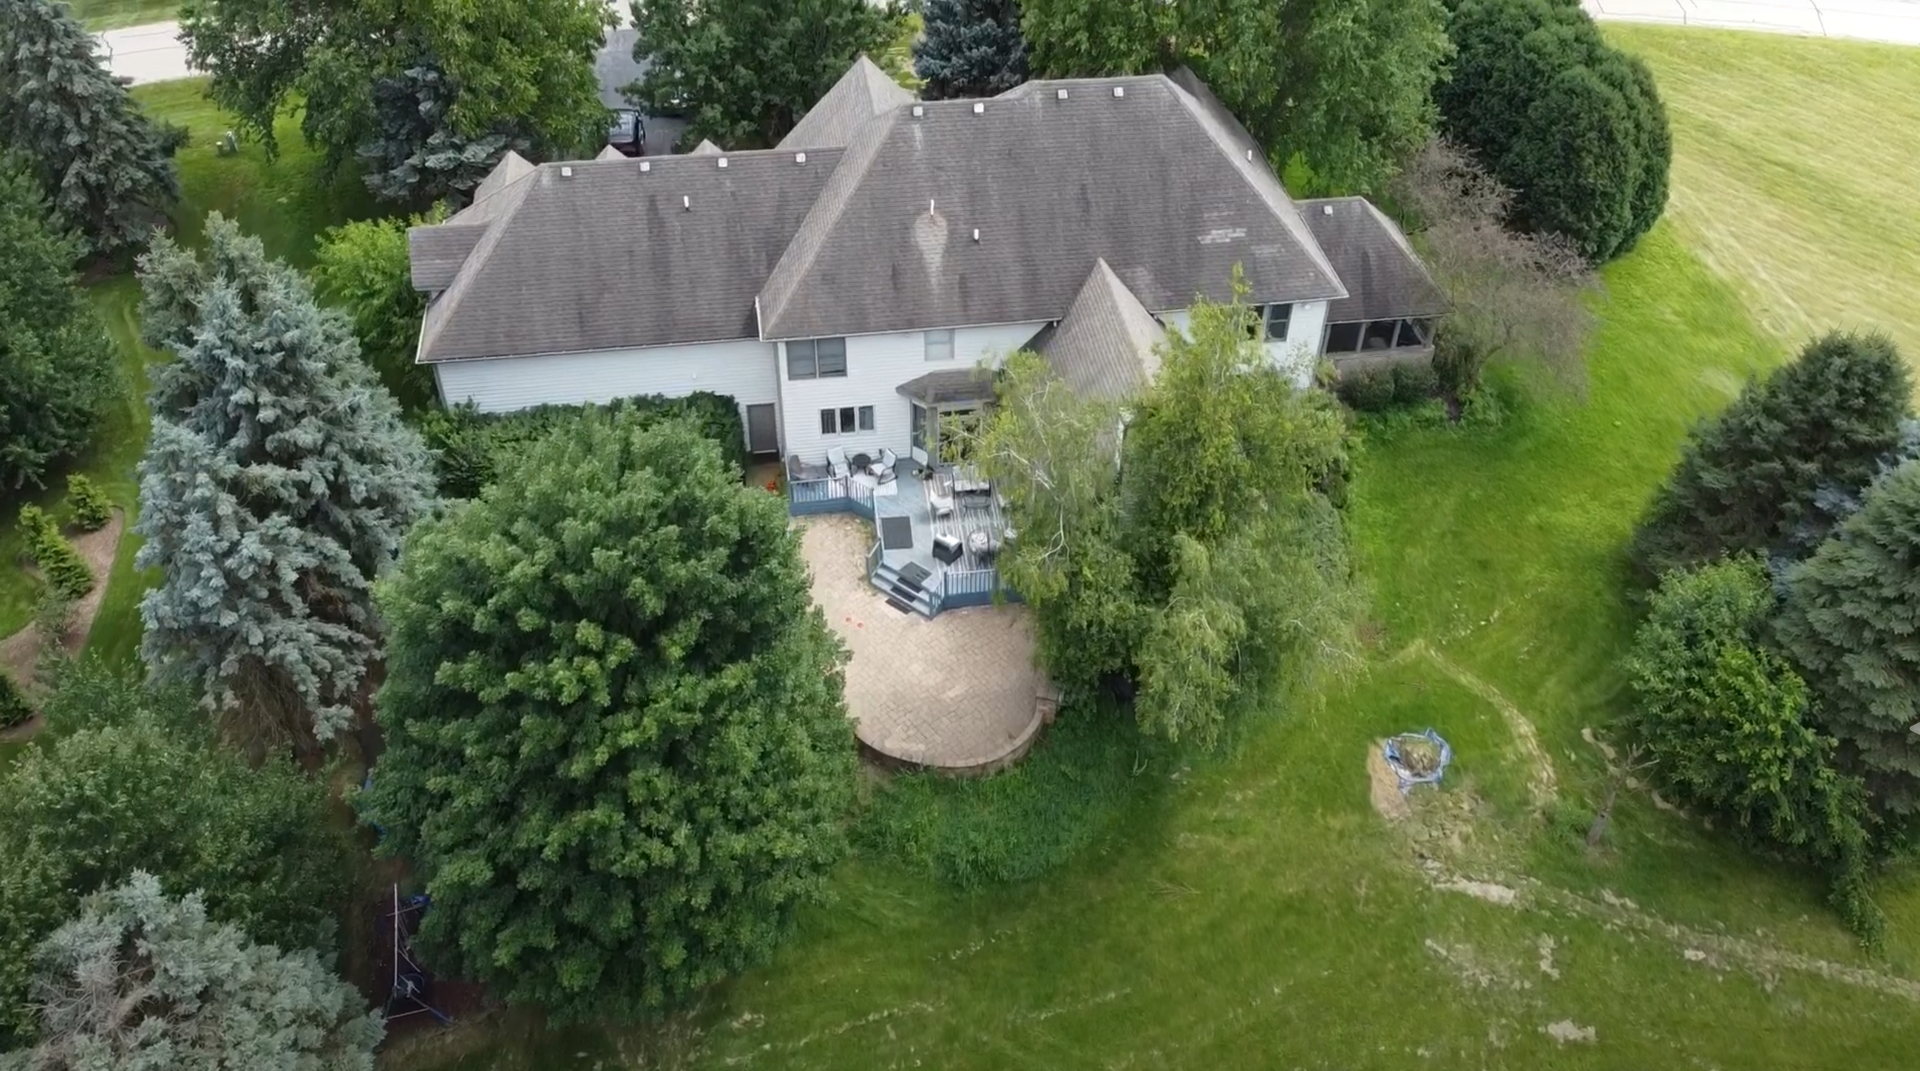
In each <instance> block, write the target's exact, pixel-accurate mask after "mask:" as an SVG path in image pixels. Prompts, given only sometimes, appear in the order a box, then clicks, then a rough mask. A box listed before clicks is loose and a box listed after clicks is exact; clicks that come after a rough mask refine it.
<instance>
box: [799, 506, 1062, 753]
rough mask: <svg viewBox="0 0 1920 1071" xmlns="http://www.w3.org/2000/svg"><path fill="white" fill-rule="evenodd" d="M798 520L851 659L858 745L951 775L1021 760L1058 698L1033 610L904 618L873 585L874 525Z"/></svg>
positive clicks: (831, 620) (816, 582)
mask: <svg viewBox="0 0 1920 1071" xmlns="http://www.w3.org/2000/svg"><path fill="white" fill-rule="evenodd" d="M796 523H798V524H799V525H800V526H801V529H802V548H803V553H804V554H805V556H806V560H807V567H808V568H809V569H810V570H811V571H812V573H813V597H814V601H816V602H818V603H819V604H820V608H821V610H822V611H823V612H825V614H826V616H827V623H828V624H829V625H832V626H833V629H834V631H835V632H837V633H839V634H840V638H841V639H842V640H844V641H845V642H846V644H847V647H848V649H849V650H851V651H852V652H853V659H852V662H851V663H850V664H849V665H848V666H847V710H848V712H849V713H851V714H852V715H853V718H854V721H855V723H856V732H857V733H858V735H859V737H860V741H861V742H862V743H864V744H866V745H867V746H868V747H870V748H873V749H874V750H875V751H878V752H880V753H881V754H883V755H886V756H889V757H891V758H896V759H901V760H904V761H906V762H911V763H915V764H918V765H922V766H929V767H935V768H939V769H944V770H954V771H982V772H984V771H986V770H991V769H994V768H996V767H998V766H999V765H1002V764H1004V763H1006V762H1009V761H1012V760H1013V759H1016V758H1018V757H1019V756H1020V755H1021V754H1022V753H1024V752H1025V750H1026V748H1027V747H1028V745H1030V744H1031V743H1032V742H1033V738H1034V736H1035V735H1036V734H1037V733H1038V732H1039V730H1040V725H1041V722H1042V721H1043V720H1044V719H1043V710H1044V708H1045V706H1046V702H1045V699H1046V697H1048V696H1050V695H1051V692H1050V690H1049V689H1048V685H1047V682H1046V678H1045V676H1044V675H1043V674H1042V673H1041V672H1040V671H1039V670H1038V669H1037V668H1035V666H1034V661H1033V626H1032V621H1031V618H1030V616H1029V612H1028V610H1027V608H1026V607H1024V606H982V607H976V608H972V609H963V610H948V611H946V612H944V613H941V614H940V615H938V616H937V617H934V618H932V619H930V620H929V619H927V618H923V617H921V616H920V615H918V614H912V613H901V612H899V611H898V610H895V609H893V608H892V607H890V606H888V605H887V602H886V599H885V598H884V597H883V596H882V595H881V594H880V592H879V591H877V590H875V589H874V587H873V586H872V585H871V584H869V583H867V577H866V572H865V569H866V556H867V551H868V550H869V549H870V548H871V547H872V546H873V539H874V536H873V526H872V525H871V524H869V523H868V522H866V521H864V520H862V519H860V518H858V517H852V516H847V515H843V514H829V515H824V516H818V517H809V518H805V519H803V520H800V521H798V522H796Z"/></svg>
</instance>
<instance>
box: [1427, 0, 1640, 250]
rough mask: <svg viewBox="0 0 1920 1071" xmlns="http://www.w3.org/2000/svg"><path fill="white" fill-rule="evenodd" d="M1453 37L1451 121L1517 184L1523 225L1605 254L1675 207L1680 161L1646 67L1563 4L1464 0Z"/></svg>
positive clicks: (1443, 94) (1447, 85)
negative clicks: (1671, 191)
mask: <svg viewBox="0 0 1920 1071" xmlns="http://www.w3.org/2000/svg"><path fill="white" fill-rule="evenodd" d="M1449 34H1450V35H1451V36H1452V38H1453V43H1454V46H1455V48H1456V49H1457V55H1456V56H1455V60H1454V65H1453V71H1452V77H1451V78H1450V79H1449V80H1448V81H1446V82H1444V83H1442V84H1441V85H1440V86H1438V87H1436V90H1435V93H1434V100H1435V103H1436V104H1437V105H1438V106H1439V109H1440V116H1441V125H1442V128H1443V129H1444V130H1445V131H1446V133H1447V135H1448V137H1450V138H1452V139H1454V140H1456V141H1458V142H1459V143H1460V144H1461V145H1463V146H1464V147H1465V148H1466V149H1467V150H1468V151H1469V152H1471V153H1472V154H1473V155H1474V156H1475V157H1476V158H1477V159H1478V160H1480V162H1481V163H1483V164H1485V165H1486V166H1487V167H1488V168H1490V169H1491V170H1492V171H1493V173H1494V175H1495V177H1497V178H1498V179H1499V180H1500V181H1501V183H1503V184H1504V185H1506V186H1508V187H1510V188H1512V189H1513V190H1514V191H1516V194H1515V199H1514V203H1513V219H1512V221H1513V222H1514V223H1515V224H1516V225H1518V226H1521V227H1523V228H1525V229H1529V230H1542V231H1550V232H1553V233H1556V234H1562V235H1565V236H1566V237H1567V238H1568V239H1570V240H1571V241H1572V242H1573V243H1574V245H1575V246H1577V247H1578V248H1579V250H1580V252H1581V254H1582V255H1584V256H1586V257H1587V258H1588V259H1590V260H1593V261H1596V262H1600V261H1606V260H1610V259H1612V258H1613V257H1616V256H1618V255H1620V254H1621V253H1624V252H1626V251H1627V250H1628V249H1630V248H1632V247H1633V244H1634V243H1635V242H1636V241H1638V240H1639V238H1640V236H1641V235H1642V234H1645V233H1646V232H1647V229H1648V228H1650V227H1652V226H1653V224H1654V221H1656V220H1657V219H1659V217H1660V213H1661V211H1662V210H1663V209H1664V207H1665V205H1666V199H1667V171H1668V168H1669V166H1670V165H1671V163H1672V157H1673V146H1672V139H1671V135H1670V133H1669V130H1668V126H1667V115H1666V109H1665V107H1664V106H1663V105H1662V104H1661V103H1660V97H1659V94H1658V92H1657V91H1656V89H1655V87H1654V83H1653V78H1652V76H1651V75H1650V74H1649V73H1648V72H1647V70H1646V67H1645V66H1644V65H1643V64H1641V63H1640V61H1639V60H1637V59H1635V58H1633V57H1631V56H1628V55H1626V54H1624V53H1622V52H1619V51H1618V50H1616V49H1614V48H1612V47H1610V46H1609V45H1608V44H1607V43H1606V42H1605V41H1604V40H1603V39H1602V38H1601V36H1600V33H1599V30H1598V29H1597V28H1595V26H1594V24H1593V20H1592V19H1591V18H1589V17H1588V16H1587V14H1586V13H1585V12H1583V11H1581V10H1580V8H1579V6H1578V5H1576V4H1568V3H1564V2H1560V0H1460V3H1459V4H1458V5H1457V6H1456V8H1455V10H1454V16H1453V19H1452V20H1451V22H1450V24H1449Z"/></svg>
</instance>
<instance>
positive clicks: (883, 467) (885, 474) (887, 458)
mask: <svg viewBox="0 0 1920 1071" xmlns="http://www.w3.org/2000/svg"><path fill="white" fill-rule="evenodd" d="M899 463H900V456H899V455H898V454H895V453H894V452H893V451H892V450H890V449H888V448H887V447H884V446H883V447H881V448H880V462H879V464H880V472H879V473H878V478H879V480H880V482H881V483H892V482H893V481H894V479H895V474H894V471H893V469H894V466H895V465H898V464H899Z"/></svg>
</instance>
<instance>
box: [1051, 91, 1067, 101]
mask: <svg viewBox="0 0 1920 1071" xmlns="http://www.w3.org/2000/svg"><path fill="white" fill-rule="evenodd" d="M1054 99H1055V100H1066V99H1067V91H1066V90H1064V89H1057V90H1054Z"/></svg>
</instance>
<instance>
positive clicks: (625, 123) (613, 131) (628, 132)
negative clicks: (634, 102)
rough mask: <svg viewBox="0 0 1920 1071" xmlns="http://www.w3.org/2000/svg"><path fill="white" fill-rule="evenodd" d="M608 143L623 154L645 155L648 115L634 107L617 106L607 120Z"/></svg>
mask: <svg viewBox="0 0 1920 1071" xmlns="http://www.w3.org/2000/svg"><path fill="white" fill-rule="evenodd" d="M607 144H608V145H611V146H613V150H614V151H615V152H617V153H619V154H620V155H622V156H645V155H646V154H647V120H646V117H645V116H643V115H641V114H640V113H639V112H637V111H635V110H633V109H632V108H615V109H614V110H613V115H612V117H611V118H610V119H609V120H608V121H607Z"/></svg>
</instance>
